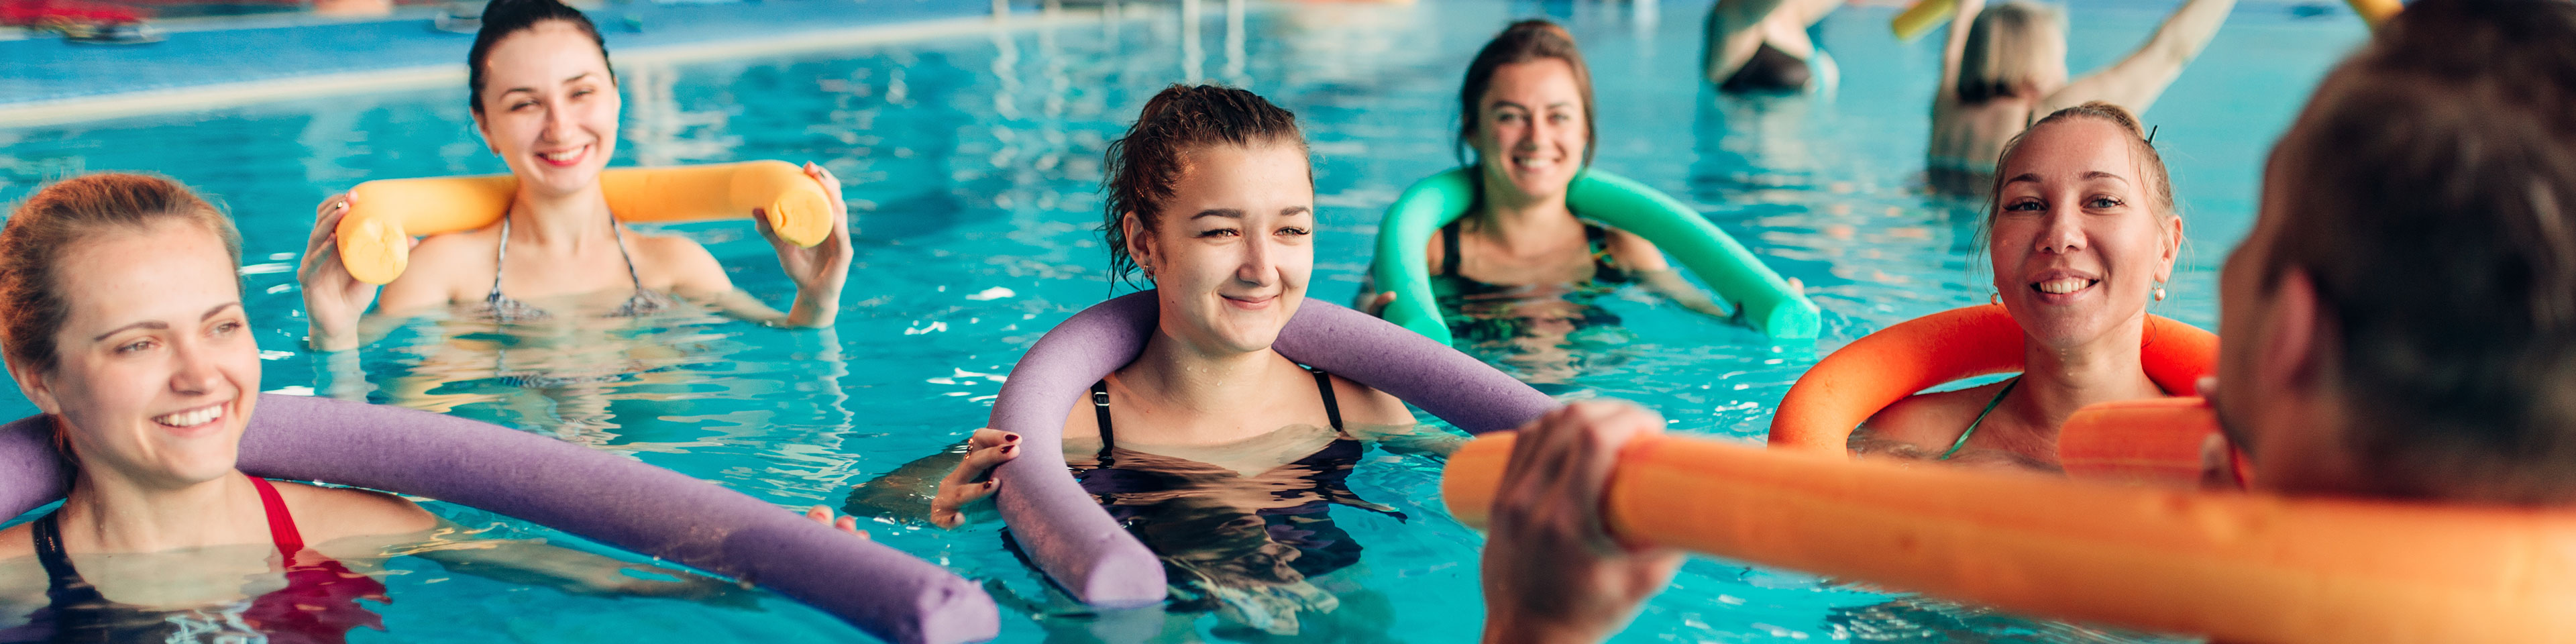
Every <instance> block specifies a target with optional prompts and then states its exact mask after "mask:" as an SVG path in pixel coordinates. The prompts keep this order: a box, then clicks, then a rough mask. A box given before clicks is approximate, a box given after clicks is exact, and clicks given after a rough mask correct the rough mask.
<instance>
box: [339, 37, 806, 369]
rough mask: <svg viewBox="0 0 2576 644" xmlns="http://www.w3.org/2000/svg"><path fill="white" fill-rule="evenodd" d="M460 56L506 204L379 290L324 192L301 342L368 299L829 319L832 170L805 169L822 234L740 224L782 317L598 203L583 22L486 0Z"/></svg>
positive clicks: (607, 115) (693, 248) (345, 323)
mask: <svg viewBox="0 0 2576 644" xmlns="http://www.w3.org/2000/svg"><path fill="white" fill-rule="evenodd" d="M466 65H467V76H466V78H467V81H466V86H467V89H468V90H469V92H470V93H469V94H468V96H467V106H468V108H470V109H471V110H472V112H473V114H474V125H475V128H476V130H477V131H479V132H480V133H481V134H482V136H483V142H484V144H485V145H486V147H489V148H490V149H491V150H492V152H493V153H494V154H497V155H499V156H500V157H501V160H502V161H503V162H504V163H507V164H509V166H510V174H511V175H512V176H514V177H515V178H517V179H518V192H517V194H516V195H515V196H514V197H513V198H512V200H511V202H510V208H509V212H508V214H507V215H506V216H504V217H502V218H501V220H500V221H499V222H495V223H494V224H492V225H490V226H486V227H484V228H480V229H475V230H469V231H463V232H457V233H449V234H443V235H433V236H430V237H428V238H427V239H423V240H421V241H420V242H419V245H418V246H417V247H415V248H413V249H412V251H411V265H410V267H409V269H408V270H405V271H404V272H403V274H402V276H401V277H398V278H395V279H394V281H393V282H391V283H388V284H386V285H384V287H383V289H382V292H381V293H379V292H378V291H379V290H378V288H377V287H376V286H375V285H372V284H367V283H365V282H360V281H358V280H357V279H356V278H354V277H351V276H350V274H349V272H348V270H347V269H346V268H344V267H342V266H341V264H340V258H339V253H338V250H337V249H338V239H337V235H336V230H337V229H338V227H339V223H340V218H341V217H342V216H344V215H345V214H347V212H348V208H349V202H350V199H351V196H350V195H347V194H342V195H337V196H333V197H331V198H330V199H327V200H324V201H323V203H322V206H321V208H320V209H319V211H318V212H317V214H316V221H315V222H314V227H313V235H312V238H311V240H310V242H309V244H308V246H307V247H306V250H305V253H304V264H303V268H302V270H301V271H300V272H299V273H298V274H297V279H298V280H299V281H300V282H301V283H302V285H303V292H304V306H305V311H306V312H307V314H308V316H309V317H310V321H311V327H312V329H311V336H310V341H311V343H312V345H313V347H314V348H317V349H322V350H328V351H337V350H346V349H355V348H357V347H358V346H359V345H361V344H364V341H363V339H362V337H361V333H360V331H359V326H360V325H359V322H360V318H361V317H362V316H367V315H368V308H369V305H370V304H373V305H374V309H375V311H374V313H373V314H372V317H374V318H378V319H388V320H390V319H398V318H402V317H406V316H409V315H413V314H416V313H419V312H422V311H424V310H428V309H432V308H436V307H444V306H461V307H468V308H470V309H471V310H472V312H473V314H474V315H477V316H480V317H485V318H489V319H491V320H494V321H498V322H504V323H525V322H536V321H542V320H547V319H550V318H558V317H561V316H594V317H596V316H604V317H633V316H640V315H645V314H649V313H653V312H656V311H661V310H665V309H668V308H670V307H671V306H672V305H673V304H674V303H675V302H676V301H679V300H686V301H690V302H694V303H698V304H701V305H704V306H708V307H711V308H715V309H718V310H721V311H724V312H726V313H728V314H731V315H734V316H737V317H741V318H744V319H749V320H755V321H760V322H765V323H771V324H778V325H782V326H797V327H819V326H828V325H830V324H831V323H832V319H833V316H834V314H835V313H836V312H837V311H838V309H839V308H840V294H841V288H842V284H843V282H844V280H845V279H846V278H847V276H848V273H849V267H850V254H851V250H850V240H849V221H848V219H849V218H848V216H847V215H846V212H845V211H846V210H847V209H846V207H844V206H841V198H840V194H841V192H840V190H841V184H840V181H839V180H838V179H835V178H834V177H833V176H832V174H831V172H830V171H827V170H824V169H823V168H822V167H821V166H818V165H814V164H810V163H809V164H806V166H805V172H806V174H808V175H810V176H812V177H813V178H814V180H815V181H816V182H818V183H820V184H822V186H823V189H824V192H825V193H826V194H828V195H830V196H831V199H832V202H833V204H834V208H835V210H836V211H839V212H836V216H834V217H832V221H833V224H832V233H831V235H830V236H829V237H827V238H825V239H824V240H823V241H822V243H819V244H816V245H814V246H813V247H812V248H798V247H797V246H796V245H795V244H793V243H789V242H787V241H785V240H783V239H780V238H779V237H778V236H777V234H776V233H774V232H772V231H770V230H769V229H768V224H767V223H766V222H767V220H765V219H760V218H757V217H755V218H754V219H755V220H757V221H760V222H761V223H760V224H759V225H760V226H761V235H762V236H763V237H765V238H767V239H768V240H769V242H770V245H771V246H772V247H774V248H775V249H776V250H777V252H778V261H779V266H780V268H782V269H784V270H785V271H786V272H787V276H788V278H789V279H790V280H793V281H794V282H795V283H796V289H797V290H796V298H795V301H794V303H793V304H791V305H790V306H789V307H788V310H787V311H785V312H780V311H777V310H775V309H771V308H769V307H768V306H767V305H765V304H762V303H761V302H760V301H759V300H757V299H755V298H753V297H751V296H750V295H749V294H747V293H744V292H743V291H742V290H740V289H737V288H735V287H734V285H733V281H732V279H731V278H728V277H727V276H726V274H725V268H724V266H723V265H721V264H718V263H717V262H716V259H715V256H713V255H711V254H708V252H707V250H706V248H704V247H702V246H699V245H698V243H697V242H694V241H690V240H689V239H687V238H683V237H677V236H656V235H643V234H638V233H635V232H633V231H629V230H627V229H626V227H625V226H624V225H623V224H620V223H618V221H617V219H616V218H615V217H614V213H611V212H609V210H608V200H607V198H606V196H605V195H604V194H603V193H602V192H601V188H600V183H599V173H600V171H601V170H602V169H604V168H606V167H607V166H608V161H609V159H610V158H611V157H612V156H614V155H615V153H616V151H617V134H618V115H619V111H620V109H621V106H622V102H621V101H620V99H619V98H618V86H617V74H616V71H615V70H613V69H612V68H611V66H610V64H609V60H608V49H607V46H606V45H605V44H604V41H602V40H601V39H600V37H599V30H598V28H597V27H595V26H593V25H592V24H591V22H590V19H589V18H587V17H584V16H583V15H582V14H581V12H580V11H578V10H575V9H573V8H571V7H568V6H565V5H564V4H563V3H561V2H558V1H557V0H494V1H493V2H492V3H491V4H490V5H489V6H487V7H485V9H484V11H483V28H482V30H481V31H480V32H479V33H477V34H475V36H474V45H473V48H472V49H471V50H470V51H469V52H468V54H467V56H466Z"/></svg>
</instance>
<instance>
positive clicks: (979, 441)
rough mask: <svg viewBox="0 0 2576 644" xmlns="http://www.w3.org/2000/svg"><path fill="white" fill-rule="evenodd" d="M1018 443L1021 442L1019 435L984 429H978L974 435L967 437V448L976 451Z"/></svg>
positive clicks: (988, 428)
mask: <svg viewBox="0 0 2576 644" xmlns="http://www.w3.org/2000/svg"><path fill="white" fill-rule="evenodd" d="M1017 442H1020V435H1019V434H1016V433H1012V432H1006V431H1002V430H998V429H993V428H991V427H984V428H978V429H976V430H975V433H974V435H971V436H967V437H966V448H967V449H969V450H976V449H983V448H987V447H997V446H1001V445H1006V444H1011V443H1017Z"/></svg>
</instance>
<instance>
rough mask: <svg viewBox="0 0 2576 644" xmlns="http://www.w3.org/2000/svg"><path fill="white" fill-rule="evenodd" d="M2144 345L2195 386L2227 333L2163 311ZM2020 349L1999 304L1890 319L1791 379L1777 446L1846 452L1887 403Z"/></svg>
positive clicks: (2167, 378) (2017, 333)
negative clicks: (1855, 431)
mask: <svg viewBox="0 0 2576 644" xmlns="http://www.w3.org/2000/svg"><path fill="white" fill-rule="evenodd" d="M2138 350H2139V352H2140V356H2139V357H2140V360H2141V361H2142V362H2143V363H2144V366H2145V367H2146V371H2147V378H2148V379H2150V380H2154V381H2155V382H2156V385H2157V386H2159V387H2163V388H2164V389H2165V391H2168V392H2176V393H2191V392H2192V391H2193V390H2194V388H2195V387H2197V384H2196V383H2197V381H2198V380H2199V379H2200V377H2202V376H2206V375H2210V374H2212V373H2214V372H2216V371H2217V365H2218V336H2217V335H2216V334H2212V333H2210V332H2208V331H2203V330H2200V328H2198V327H2194V326H2192V325H2189V324H2183V323H2181V322H2176V321H2173V320H2172V319H2170V318H2166V317H2164V316H2159V315H2149V316H2147V325H2146V333H2145V335H2144V336H2142V337H2141V338H2140V341H2139V344H2138ZM2021 357H2022V331H2021V325H2020V324H2018V323H2015V322H2013V319H2012V315H2010V314H2008V313H2005V312H2004V307H2003V305H2000V304H1987V305H1983V306H1971V307H1967V308H1962V309H1952V310H1948V311H1943V312H1940V313H1934V314H1931V315H1927V316H1923V317H1920V318H1915V319H1913V320H1908V321H1905V322H1902V323H1899V324H1897V325H1896V326H1891V327H1887V328H1886V329H1884V330H1881V331H1879V332H1877V333H1872V334H1869V335H1868V336H1864V337H1862V338H1861V339H1859V340H1854V341H1852V343H1851V344H1848V345H1844V346H1843V348H1842V349H1840V350H1837V351H1835V352H1833V354H1832V355H1828V356H1825V359H1824V360H1821V361H1818V362H1817V363H1816V366H1815V368H1813V369H1809V370H1807V373H1806V375H1804V376H1800V377H1799V378H1798V383H1797V384H1795V385H1791V386H1790V387H1789V394H1788V395H1787V396H1784V397H1782V398H1781V399H1780V411H1779V413H1778V414H1776V415H1774V416H1773V417H1772V418H1771V447H1772V449H1787V450H1798V451H1809V452H1815V453H1819V454H1827V453H1830V454H1834V455H1842V454H1845V453H1847V452H1846V449H1847V448H1846V444H1847V443H1849V442H1850V440H1851V433H1852V429H1853V428H1856V427H1859V426H1860V424H1861V421H1865V420H1869V417H1870V416H1873V415H1876V414H1878V411H1879V410H1881V409H1885V408H1887V406H1888V405H1890V404H1894V403H1895V402H1896V401H1898V400H1903V399H1905V397H1906V396H1911V395H1914V394H1915V392H1919V391H1923V390H1924V389H1928V388H1931V387H1933V386H1936V385H1940V384H1942V383H1947V382H1950V381H1954V380H1959V379H1962V378H1973V377H1976V376H1982V375H1987V374H1996V373H2006V372H2013V371H2020V370H2021Z"/></svg>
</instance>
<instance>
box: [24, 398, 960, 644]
mask: <svg viewBox="0 0 2576 644" xmlns="http://www.w3.org/2000/svg"><path fill="white" fill-rule="evenodd" d="M51 437H52V427H51V422H50V421H49V420H48V419H47V417H45V416H34V417H29V418H25V419H21V420H18V421H16V422H12V423H9V424H8V425H6V426H0V517H8V516H16V515H19V514H23V513H25V512H27V511H28V510H33V509H35V508H37V507H40V506H43V505H44V504H46V503H51V502H53V501H54V500H55V499H60V498H62V496H63V492H64V490H63V470H62V467H61V465H60V463H58V462H56V459H55V455H54V449H53V447H52V445H50V444H49V442H50V441H51ZM239 465H240V468H241V470H242V471H243V472H247V473H250V474H252V475H256V476H262V477H268V478H276V479H289V480H305V481H323V482H328V483H336V484H341V485H350V486H356V487H363V488H371V489H377V490H385V491H388V492H398V493H403V494H411V495H417V496H425V497H429V498H434V499H439V500H442V501H447V502H451V503H457V504H461V505H466V506H471V507H476V508H481V509H484V510H489V511H492V512H498V513H501V514H504V515H508V516H512V517H517V518H520V519H524V520H528V521H533V522H536V523H539V524H543V525H546V526H549V527H552V528H555V529H558V530H562V531H565V532H569V533H572V534H577V535H581V536H583V537H587V538H590V539H593V540H597V541H599V542H601V543H606V544H609V545H613V546H616V547H619V548H624V549H627V550H632V551H635V552H640V553H644V554H648V555H653V556H657V557H663V558H666V559H670V560H672V561H677V562H680V563H682V564H687V565H690V566H694V567H697V568H700V569H703V570H708V571H712V572H715V573H718V574H723V575H729V576H733V577H736V578H739V579H742V580H745V581H750V582H752V583H756V584H759V585H761V586H764V587H767V588H769V589H771V590H775V591H777V592H779V593H781V594H784V595H786V596H788V597H791V598H794V599H796V600H797V601H800V602H804V603H805V604H807V605H810V606H813V607H815V608H819V609H822V610H824V611H826V612H830V613H832V614H833V615H836V616H838V617H840V618H841V619H843V620H846V621H848V622H849V623H850V624H852V625H854V626H857V627H859V628H860V629H862V630H866V631H867V632H869V633H870V634H873V635H876V636H877V637H880V638H884V639H885V640H887V641H891V642H899V643H902V644H916V643H919V644H929V643H945V642H973V641H981V640H988V639H992V638H993V637H994V636H995V635H997V634H999V631H1000V628H1001V622H1000V615H999V613H998V612H997V611H996V610H995V607H994V605H993V599H992V597H990V596H987V595H985V594H984V591H983V589H981V588H979V587H977V586H976V585H975V584H974V583H973V582H969V581H967V580H965V579H963V578H960V577H958V576H957V575H955V574H952V573H950V572H948V571H947V569H944V568H941V567H939V566H936V565H932V564H930V563H929V562H926V561H922V560H920V559H918V558H914V557H913V556H911V555H907V554H904V553H903V552H901V551H897V550H895V549H893V548H889V547H886V546H884V545H882V544H878V543H876V542H873V541H867V540H864V539H860V538H858V537H853V536H850V535H848V534H845V533H842V532H840V531H838V530H834V529H832V528H830V527H827V526H824V525H822V524H818V523H815V522H813V521H812V520H809V519H806V518H805V517H804V516H802V515H800V514H798V513H795V512H791V511H788V510H785V509H781V508H780V507H778V506H777V505H774V504H771V503H768V502H765V501H761V500H759V499H755V498H752V497H750V496H747V495H744V494H742V493H739V492H735V491H732V490H728V489H725V488H723V487H719V486H717V485H715V484H713V483H708V482H706V481H701V480H698V479H695V478H691V477H689V476H687V475H684V474H681V473H678V472H673V471H671V470H667V469H663V468H660V467H655V466H652V465H648V464H645V463H643V462H640V461H636V460H634V459H632V458H628V457H626V456H623V455H619V454H613V453H609V452H602V451H599V450H596V449H591V448H588V447H583V446H580V445H574V444H570V443H565V442H563V441H559V440H555V439H552V438H546V437H542V436H537V435H533V434H528V433H524V432H519V431H516V430H512V429H509V428H506V427H501V426H498V425H492V424H489V423H483V422H479V421H473V420H466V419H463V418H457V417H453V416H447V415H443V414H433V413H429V412H424V411H417V410H411V409H404V408H400V407H389V406H382V405H369V404H363V403H354V402H345V401H338V400H329V399H322V398H311V397H305V396H287V395H279V394H261V395H260V398H259V405H258V407H257V408H255V409H254V410H253V411H252V413H251V421H250V427H249V429H247V430H245V431H244V432H243V434H242V443H241V458H240V461H239Z"/></svg>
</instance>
